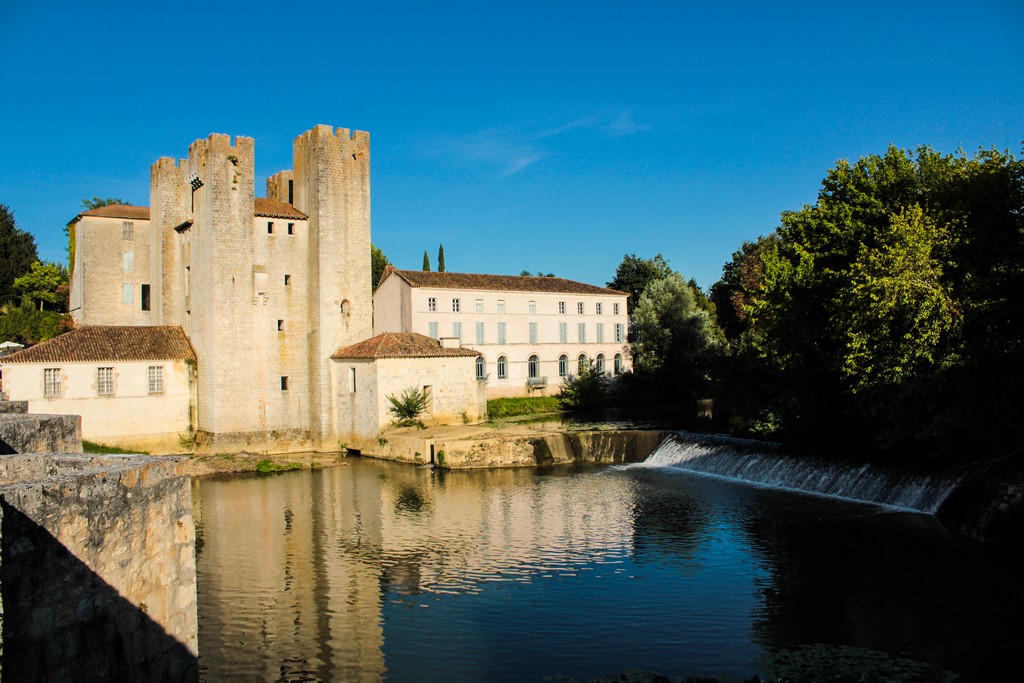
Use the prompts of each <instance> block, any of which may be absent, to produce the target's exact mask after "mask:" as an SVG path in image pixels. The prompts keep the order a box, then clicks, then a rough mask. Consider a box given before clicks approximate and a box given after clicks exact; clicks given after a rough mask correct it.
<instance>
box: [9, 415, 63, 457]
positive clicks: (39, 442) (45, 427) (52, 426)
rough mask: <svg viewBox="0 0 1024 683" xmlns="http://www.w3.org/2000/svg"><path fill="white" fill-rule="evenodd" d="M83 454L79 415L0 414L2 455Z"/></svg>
mask: <svg viewBox="0 0 1024 683" xmlns="http://www.w3.org/2000/svg"><path fill="white" fill-rule="evenodd" d="M81 452H82V418H81V416H80V415H36V414H24V413H18V412H14V413H0V455H10V454H12V453H81Z"/></svg>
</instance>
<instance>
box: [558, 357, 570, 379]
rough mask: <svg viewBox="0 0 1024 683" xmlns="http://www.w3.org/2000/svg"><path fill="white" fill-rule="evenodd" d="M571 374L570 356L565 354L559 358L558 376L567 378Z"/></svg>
mask: <svg viewBox="0 0 1024 683" xmlns="http://www.w3.org/2000/svg"><path fill="white" fill-rule="evenodd" d="M568 374H569V356H567V355H565V354H564V353H563V354H562V355H561V356H559V357H558V376H559V377H565V376H566V375H568Z"/></svg>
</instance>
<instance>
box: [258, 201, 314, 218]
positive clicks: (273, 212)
mask: <svg viewBox="0 0 1024 683" xmlns="http://www.w3.org/2000/svg"><path fill="white" fill-rule="evenodd" d="M252 213H253V215H254V216H266V217H268V218H294V219H296V220H300V221H304V220H306V219H308V218H309V216H307V215H306V214H304V213H302V212H301V211H299V210H298V209H296V208H295V207H294V206H292V205H291V204H289V203H288V202H279V201H277V200H276V199H268V198H267V197H256V200H255V202H254V204H253V211H252Z"/></svg>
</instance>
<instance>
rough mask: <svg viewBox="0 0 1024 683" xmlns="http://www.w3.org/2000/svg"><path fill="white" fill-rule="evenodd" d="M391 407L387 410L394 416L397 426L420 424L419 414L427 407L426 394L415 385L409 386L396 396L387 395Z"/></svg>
mask: <svg viewBox="0 0 1024 683" xmlns="http://www.w3.org/2000/svg"><path fill="white" fill-rule="evenodd" d="M387 398H388V401H389V402H390V403H391V407H390V408H388V411H389V412H390V413H391V414H392V415H394V416H395V424H396V425H397V426H399V427H412V426H414V425H416V426H422V425H423V423H422V422H420V419H419V417H420V415H422V414H423V413H424V411H426V409H427V395H426V394H424V393H423V391H422V390H420V389H417V388H416V387H409V388H408V389H406V390H405V391H403V392H402V395H401V396H400V397H398V398H395V397H394V396H388V397H387Z"/></svg>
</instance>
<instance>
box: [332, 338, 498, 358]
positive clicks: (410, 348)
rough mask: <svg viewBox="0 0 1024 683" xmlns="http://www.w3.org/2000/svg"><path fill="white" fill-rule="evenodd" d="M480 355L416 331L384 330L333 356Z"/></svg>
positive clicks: (336, 352)
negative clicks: (447, 346)
mask: <svg viewBox="0 0 1024 683" xmlns="http://www.w3.org/2000/svg"><path fill="white" fill-rule="evenodd" d="M479 355H480V354H479V353H478V352H476V351H471V350H469V349H464V348H457V349H446V348H444V347H442V346H441V343H440V342H439V341H437V340H436V339H431V338H430V337H428V336H426V335H423V334H417V333H415V332H384V333H382V334H378V335H377V336H376V337H371V338H370V339H365V340H363V341H361V342H359V343H357V344H352V345H351V346H346V347H344V348H341V349H338V350H337V351H335V352H334V354H333V355H331V358H334V359H335V360H341V359H363V358H368V359H374V358H448V357H459V356H479Z"/></svg>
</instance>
